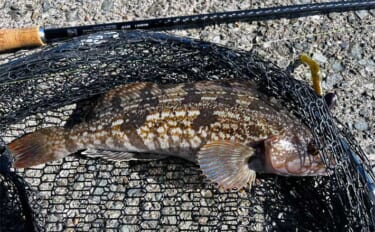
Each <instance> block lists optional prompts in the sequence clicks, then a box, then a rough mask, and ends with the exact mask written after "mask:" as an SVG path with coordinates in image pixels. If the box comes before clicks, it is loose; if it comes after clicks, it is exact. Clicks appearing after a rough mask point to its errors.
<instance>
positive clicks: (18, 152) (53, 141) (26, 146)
mask: <svg viewBox="0 0 375 232" xmlns="http://www.w3.org/2000/svg"><path fill="white" fill-rule="evenodd" d="M64 132H65V130H64V128H60V127H50V128H44V129H41V130H38V131H36V132H34V133H30V134H26V135H24V136H23V137H21V138H19V139H16V140H14V141H13V142H11V143H10V144H8V148H9V150H10V152H11V154H12V155H13V158H14V163H13V167H15V168H27V167H31V166H34V165H38V164H43V163H46V162H48V161H52V160H56V159H60V158H63V157H65V156H67V155H69V154H71V153H73V152H70V151H68V150H67V149H66V143H65V136H64Z"/></svg>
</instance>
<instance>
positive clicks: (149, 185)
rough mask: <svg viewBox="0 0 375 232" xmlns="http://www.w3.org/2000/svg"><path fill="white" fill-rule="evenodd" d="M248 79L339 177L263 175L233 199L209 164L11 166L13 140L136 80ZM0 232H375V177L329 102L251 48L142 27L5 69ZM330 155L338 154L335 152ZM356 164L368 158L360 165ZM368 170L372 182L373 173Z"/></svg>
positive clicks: (0, 81)
mask: <svg viewBox="0 0 375 232" xmlns="http://www.w3.org/2000/svg"><path fill="white" fill-rule="evenodd" d="M222 78H246V79H253V80H255V81H256V82H257V83H258V84H259V86H262V88H261V89H262V91H264V92H265V93H266V94H269V95H272V96H274V97H275V98H276V99H278V101H279V102H280V104H283V105H284V106H285V107H286V108H288V109H289V110H290V111H292V112H293V113H294V114H295V115H297V116H298V117H299V118H300V119H301V120H302V121H303V122H304V123H305V124H306V125H308V127H309V128H311V131H312V132H313V134H314V137H315V140H316V143H317V144H318V146H319V149H320V153H321V155H322V156H323V158H325V160H326V162H327V163H330V162H332V161H331V160H330V159H334V162H335V163H336V165H335V167H334V168H333V169H332V171H333V174H332V175H331V176H329V177H314V178H312V177H309V178H301V177H295V178H285V177H280V176H274V175H258V178H257V181H256V184H255V186H254V187H253V189H252V190H250V191H249V190H245V191H240V192H238V191H223V190H220V189H218V188H217V187H216V186H214V185H212V184H210V183H208V182H207V180H206V179H205V178H204V176H202V175H201V172H200V170H199V168H198V167H197V166H196V165H194V164H192V163H189V162H187V161H184V160H180V159H177V158H169V159H165V160H158V161H152V162H135V161H132V162H110V161H106V160H102V159H90V158H86V157H84V156H82V155H80V154H74V155H72V156H69V157H67V158H65V159H63V160H59V161H54V162H50V163H48V164H45V165H40V166H37V167H33V168H29V169H25V170H22V169H21V170H13V169H10V168H9V165H10V163H9V162H10V160H9V153H8V151H7V149H6V146H5V145H6V144H7V143H9V142H10V141H12V140H13V139H15V138H17V137H19V136H22V135H23V134H25V133H29V132H33V131H35V130H37V129H40V128H44V127H49V126H56V125H57V126H64V124H65V123H66V121H67V120H69V119H70V116H71V115H72V113H73V112H74V111H75V108H76V103H78V102H80V101H81V100H84V99H89V98H90V97H93V96H95V95H97V94H100V93H103V92H105V91H106V90H109V89H111V88H113V87H114V86H117V85H120V84H124V83H129V82H134V81H151V82H158V83H181V82H186V81H196V80H208V79H209V80H213V79H222ZM0 98H1V101H0V138H1V143H0V152H1V156H0V158H1V162H0V164H1V166H0V171H1V172H0V208H1V210H0V231H19V230H22V229H24V228H28V229H29V230H34V231H44V230H45V231H62V230H67V229H68V230H78V231H86V230H90V231H102V230H108V231H111V230H112V231H119V230H120V231H147V230H150V231H151V230H159V231H191V230H200V231H233V230H237V231H291V230H293V231H294V230H295V228H298V230H300V231H335V230H336V231H371V230H373V229H374V225H375V222H374V221H373V220H374V216H375V215H374V212H373V205H372V203H371V202H372V201H371V199H370V196H371V195H369V194H368V189H367V185H366V180H365V179H364V178H363V176H362V175H361V173H360V171H361V170H360V169H359V168H358V165H357V163H358V162H354V161H353V158H352V157H350V156H348V153H347V149H348V147H345V144H347V145H348V146H349V148H351V149H352V150H353V151H354V152H355V153H356V154H357V158H358V159H359V160H360V161H361V162H363V163H366V162H367V160H366V157H365V154H364V153H363V151H362V150H361V148H360V147H359V146H358V145H357V144H356V143H355V142H354V140H353V139H352V137H351V135H350V133H349V132H348V131H347V129H346V128H345V127H344V126H342V125H341V124H340V122H339V121H338V120H337V119H336V118H334V117H332V116H331V114H330V113H329V111H328V109H327V106H326V104H325V103H324V101H323V100H322V99H321V98H319V97H317V95H316V94H315V93H314V91H313V90H312V89H311V88H310V87H309V86H308V85H306V83H302V82H300V81H297V80H294V79H293V78H292V77H291V76H290V74H289V73H287V72H286V71H284V70H281V69H280V68H278V67H276V66H275V65H273V64H272V63H270V62H268V61H265V60H264V59H262V58H261V57H259V56H258V55H256V54H255V53H253V52H245V51H237V50H231V49H228V48H224V47H220V46H217V45H214V44H210V43H206V42H201V41H195V40H191V39H187V38H179V37H174V36H171V35H165V34H159V33H150V32H142V31H133V32H105V33H99V34H94V35H89V36H84V37H80V38H76V39H73V40H71V41H67V42H64V43H61V44H56V45H54V46H50V47H47V48H44V49H42V50H41V51H38V52H36V53H33V54H31V55H27V56H24V55H22V54H21V55H18V56H15V57H11V58H10V60H9V61H8V62H6V63H4V64H2V65H1V66H0ZM327 154H331V155H327ZM356 161H358V160H356ZM362 169H363V170H365V171H366V172H367V173H369V174H370V177H371V178H373V174H372V172H371V169H370V167H369V166H367V165H363V166H362Z"/></svg>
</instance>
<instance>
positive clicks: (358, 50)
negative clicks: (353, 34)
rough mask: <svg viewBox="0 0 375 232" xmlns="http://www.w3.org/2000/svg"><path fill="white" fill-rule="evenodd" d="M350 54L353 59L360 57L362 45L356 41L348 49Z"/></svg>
mask: <svg viewBox="0 0 375 232" xmlns="http://www.w3.org/2000/svg"><path fill="white" fill-rule="evenodd" d="M350 54H351V55H352V56H353V58H355V59H358V60H360V59H362V47H361V46H360V45H359V44H358V43H356V44H354V45H353V47H352V49H351V50H350Z"/></svg>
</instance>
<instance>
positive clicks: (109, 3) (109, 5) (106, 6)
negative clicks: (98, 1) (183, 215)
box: [101, 0, 114, 11]
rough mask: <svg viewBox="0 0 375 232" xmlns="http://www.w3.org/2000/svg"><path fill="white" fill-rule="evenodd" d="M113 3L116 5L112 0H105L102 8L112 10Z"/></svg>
mask: <svg viewBox="0 0 375 232" xmlns="http://www.w3.org/2000/svg"><path fill="white" fill-rule="evenodd" d="M113 5H114V3H113V1H112V0H104V1H103V3H102V7H101V8H102V10H103V11H110V10H112V8H113Z"/></svg>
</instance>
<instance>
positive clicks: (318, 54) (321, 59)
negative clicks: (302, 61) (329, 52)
mask: <svg viewBox="0 0 375 232" xmlns="http://www.w3.org/2000/svg"><path fill="white" fill-rule="evenodd" d="M312 58H313V59H314V60H315V61H317V62H318V63H326V62H327V60H328V59H327V57H326V56H324V55H323V54H322V53H321V52H320V51H316V52H314V53H313V56H312Z"/></svg>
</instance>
